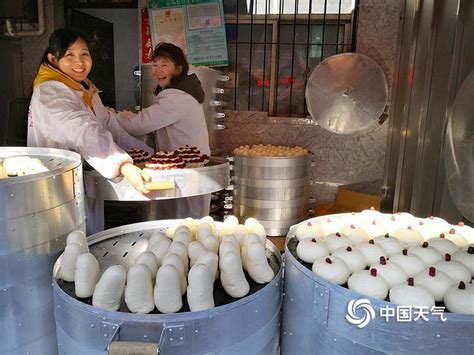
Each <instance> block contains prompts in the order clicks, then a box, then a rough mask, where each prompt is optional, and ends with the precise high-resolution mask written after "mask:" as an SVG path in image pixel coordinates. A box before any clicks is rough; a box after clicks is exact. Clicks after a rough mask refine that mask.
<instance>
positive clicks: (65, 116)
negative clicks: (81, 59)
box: [27, 80, 153, 179]
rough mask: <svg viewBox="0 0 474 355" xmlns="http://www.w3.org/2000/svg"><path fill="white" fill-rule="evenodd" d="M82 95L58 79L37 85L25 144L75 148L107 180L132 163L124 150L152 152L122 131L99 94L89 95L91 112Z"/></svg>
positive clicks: (29, 114)
mask: <svg viewBox="0 0 474 355" xmlns="http://www.w3.org/2000/svg"><path fill="white" fill-rule="evenodd" d="M82 95H83V93H82V92H81V91H78V90H74V89H71V88H70V87H68V86H67V85H65V84H63V83H62V82H59V81H54V80H51V81H45V82H43V83H42V84H40V85H38V86H37V87H36V88H35V90H34V92H33V96H32V98H31V103H30V110H29V113H28V143H27V144H28V146H31V147H48V148H60V149H66V150H72V151H75V152H77V153H79V154H80V155H81V156H82V157H83V158H84V159H85V160H86V161H87V162H88V163H89V164H90V165H91V166H92V167H93V168H94V169H96V170H97V171H98V172H99V173H100V174H101V175H103V176H104V177H106V178H109V179H110V178H113V177H116V176H117V175H118V174H119V173H120V171H119V169H120V166H121V164H122V163H123V162H125V161H129V162H132V159H131V158H130V156H129V155H128V154H127V153H126V152H125V150H129V149H132V148H138V149H143V150H146V151H148V152H150V153H153V150H152V149H151V148H150V147H148V146H147V145H146V144H145V143H143V142H142V141H140V140H138V139H136V138H134V137H132V136H131V135H129V134H128V133H127V132H125V130H124V129H123V128H122V127H121V126H120V124H119V123H118V121H117V118H116V117H115V113H114V112H112V111H110V110H107V109H106V108H105V107H104V105H103V104H102V101H101V100H100V97H99V95H98V93H95V94H94V95H93V98H92V107H93V109H94V110H93V111H92V110H91V109H90V108H89V107H88V106H87V105H86V103H85V102H84V100H83V99H82Z"/></svg>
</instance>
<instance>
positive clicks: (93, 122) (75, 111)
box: [28, 28, 153, 233]
mask: <svg viewBox="0 0 474 355" xmlns="http://www.w3.org/2000/svg"><path fill="white" fill-rule="evenodd" d="M91 68H92V57H91V54H90V52H89V44H88V40H87V37H86V36H85V35H84V34H82V33H81V32H78V31H76V30H73V29H70V28H62V29H59V30H56V31H55V32H53V33H52V34H51V36H50V38H49V46H48V48H47V49H46V51H45V53H44V55H43V58H42V63H41V65H40V68H39V71H38V74H37V76H36V78H35V81H34V84H33V96H32V98H31V103H30V110H29V117H28V146H33V147H47V148H59V149H66V150H72V151H75V152H78V153H79V154H81V156H82V157H83V158H84V159H85V160H86V161H87V162H88V163H89V164H90V165H91V166H92V167H93V168H94V169H96V170H97V171H98V172H99V173H100V174H102V175H103V176H104V177H106V178H114V177H116V176H118V175H120V174H122V175H123V176H124V177H125V178H126V179H127V181H128V182H129V183H130V185H132V186H133V187H134V188H135V189H136V190H138V191H139V192H142V193H147V192H148V190H146V189H145V187H144V182H145V181H147V180H149V177H148V176H146V175H145V174H144V173H143V171H142V170H141V169H140V168H138V167H136V166H134V165H133V160H132V159H131V157H130V156H129V155H128V154H127V153H126V151H127V150H131V149H142V150H145V151H147V152H149V153H153V151H152V150H151V149H150V148H149V147H148V146H146V145H145V144H144V143H143V142H141V141H139V140H137V139H135V138H134V137H132V136H131V135H129V134H128V133H127V132H125V130H124V129H123V128H122V127H121V126H120V124H119V123H118V121H117V120H116V119H114V115H115V113H114V112H112V111H110V110H107V109H106V108H105V107H104V105H103V104H102V101H101V100H100V97H99V95H98V92H99V91H98V90H97V88H96V87H95V86H94V84H93V83H92V82H91V81H90V80H89V79H88V78H87V76H88V75H89V73H90V71H91ZM91 206H92V203H91ZM91 206H90V207H91ZM90 210H91V211H92V208H91V209H90ZM91 217H92V215H91V214H89V218H88V232H89V233H91V232H95V231H98V230H101V229H103V222H102V221H98V222H97V223H93V224H90V223H89V222H90V221H91V220H92V218H91Z"/></svg>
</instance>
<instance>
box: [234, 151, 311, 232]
mask: <svg viewBox="0 0 474 355" xmlns="http://www.w3.org/2000/svg"><path fill="white" fill-rule="evenodd" d="M308 169H309V155H305V156H300V157H248V156H235V157H234V200H233V208H234V214H235V215H236V216H237V217H239V219H241V220H242V219H245V218H248V217H255V218H257V219H258V220H259V221H260V223H261V224H262V225H263V226H264V227H265V230H266V232H267V234H268V235H273V236H278V235H285V234H286V233H287V232H288V229H289V227H290V226H291V225H293V224H295V223H298V222H300V221H301V220H303V219H305V218H306V217H307V215H308V200H309V178H308Z"/></svg>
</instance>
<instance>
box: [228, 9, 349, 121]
mask: <svg viewBox="0 0 474 355" xmlns="http://www.w3.org/2000/svg"><path fill="white" fill-rule="evenodd" d="M224 18H225V23H226V24H237V26H238V25H240V24H243V25H249V24H250V25H254V24H255V25H271V26H272V36H271V37H272V38H271V42H267V43H264V44H263V45H268V44H271V59H270V88H269V102H268V116H273V117H275V116H278V115H279V114H278V112H277V110H276V108H277V105H276V95H277V83H278V68H279V52H278V47H279V45H280V42H279V25H295V26H296V25H306V26H307V25H323V26H325V25H338V24H339V26H344V30H343V36H342V38H339V42H340V44H338V45H337V48H339V47H342V50H341V51H339V50H337V53H338V54H339V53H344V52H347V51H346V50H344V49H345V47H347V46H349V45H351V47H352V46H353V43H354V40H353V33H352V32H353V31H352V29H353V28H354V19H355V18H354V11H352V13H350V14H311V15H309V14H296V15H295V14H281V15H279V14H267V15H263V14H259V15H251V14H225V16H224ZM259 44H261V43H259ZM323 44H324V43H323ZM235 45H236V46H238V45H239V42H238V41H236V42H235ZM251 45H252V44H251ZM307 45H308V46H309V44H307ZM351 50H352V48H351V49H350V50H349V51H351ZM234 65H235V74H237V68H238V66H237V63H234ZM232 77H233V80H234V81H235V80H236V79H237V75H233V76H232ZM233 84H234V88H235V90H236V88H237V83H236V82H234V83H233ZM249 86H250V83H249ZM305 86H306V83H305ZM235 105H236V103H235V102H234V107H235ZM235 109H236V110H237V108H235ZM304 110H305V112H306V107H305V108H304ZM263 112H266V111H263ZM293 115H296V116H297V117H301V115H300V114H295V113H293V114H291V116H293ZM303 116H305V114H303Z"/></svg>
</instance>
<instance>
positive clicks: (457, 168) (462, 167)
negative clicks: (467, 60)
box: [444, 70, 474, 221]
mask: <svg viewBox="0 0 474 355" xmlns="http://www.w3.org/2000/svg"><path fill="white" fill-rule="evenodd" d="M473 92H474V70H473V71H472V72H471V73H470V74H469V76H468V77H467V78H466V79H465V80H464V82H463V84H462V85H461V88H460V89H459V91H458V94H457V96H456V99H455V101H454V105H453V109H452V111H451V115H450V117H449V122H448V127H447V131H446V143H445V145H444V147H445V148H444V154H445V162H446V163H445V169H446V180H447V182H448V188H449V192H450V194H451V197H452V198H453V201H454V203H455V204H456V207H457V209H458V210H459V211H460V212H461V213H462V214H463V216H464V217H466V218H467V219H468V220H470V221H474V203H473V201H474V117H473V112H474V100H473V99H472V96H473Z"/></svg>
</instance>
